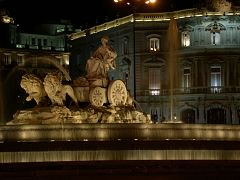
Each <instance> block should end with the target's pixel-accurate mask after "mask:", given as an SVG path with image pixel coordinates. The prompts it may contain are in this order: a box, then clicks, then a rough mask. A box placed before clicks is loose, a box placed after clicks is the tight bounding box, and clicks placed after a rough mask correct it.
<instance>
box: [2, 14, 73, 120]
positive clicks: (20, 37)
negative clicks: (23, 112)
mask: <svg viewBox="0 0 240 180" xmlns="http://www.w3.org/2000/svg"><path fill="white" fill-rule="evenodd" d="M0 17H1V22H0V31H1V34H0V83H1V84H0V97H1V101H0V119H1V120H0V124H5V123H6V122H7V121H9V120H10V119H11V118H12V115H13V114H14V113H15V112H16V110H17V109H22V108H24V107H26V106H27V107H29V106H31V104H32V103H34V102H29V103H27V104H25V103H26V102H25V101H24V99H25V97H26V93H25V92H24V90H22V88H21V87H20V86H16V84H19V82H20V79H21V75H22V74H24V73H26V72H28V73H35V74H38V75H39V76H44V75H45V74H46V73H47V72H49V71H53V70H56V69H57V68H61V67H62V66H63V67H65V68H64V69H66V70H67V71H68V65H69V54H70V53H69V51H68V49H69V47H68V45H67V44H68V43H67V41H66V34H67V33H69V32H73V30H72V26H71V25H70V24H69V23H68V22H67V23H66V22H62V23H60V24H43V25H38V26H37V27H36V30H35V29H33V30H31V32H23V31H21V27H20V26H21V25H20V26H19V25H18V24H16V23H14V20H13V18H11V17H10V16H9V13H8V12H7V11H6V10H1V11H0ZM32 105H33V104H32Z"/></svg>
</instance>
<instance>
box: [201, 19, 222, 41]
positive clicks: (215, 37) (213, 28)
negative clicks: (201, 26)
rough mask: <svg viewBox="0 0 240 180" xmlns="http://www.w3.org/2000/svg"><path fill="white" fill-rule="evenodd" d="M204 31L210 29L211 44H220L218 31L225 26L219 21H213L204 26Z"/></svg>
mask: <svg viewBox="0 0 240 180" xmlns="http://www.w3.org/2000/svg"><path fill="white" fill-rule="evenodd" d="M205 30H206V31H210V35H211V44H212V45H219V44H220V42H221V41H220V39H221V36H220V32H221V31H223V30H226V28H225V26H224V25H222V24H221V23H218V22H216V21H215V22H213V23H211V24H209V25H208V26H207V27H206V28H205Z"/></svg>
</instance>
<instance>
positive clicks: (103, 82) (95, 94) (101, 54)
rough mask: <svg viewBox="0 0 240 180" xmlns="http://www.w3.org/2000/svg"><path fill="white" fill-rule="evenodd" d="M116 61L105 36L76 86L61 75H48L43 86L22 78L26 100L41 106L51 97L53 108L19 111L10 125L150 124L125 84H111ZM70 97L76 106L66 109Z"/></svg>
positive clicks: (34, 78) (120, 82)
mask: <svg viewBox="0 0 240 180" xmlns="http://www.w3.org/2000/svg"><path fill="white" fill-rule="evenodd" d="M116 57H117V54H116V52H115V51H114V50H113V49H112V48H111V47H110V46H109V45H108V37H105V36H104V37H103V38H102V45H101V46H100V47H99V48H98V49H97V50H96V52H95V53H94V55H93V56H92V57H91V58H90V59H89V60H88V62H87V65H86V69H87V76H86V77H79V78H78V79H76V80H74V81H73V84H67V85H65V84H63V82H62V75H61V74H59V73H48V74H47V75H46V76H45V78H44V81H43V82H42V81H41V80H40V79H39V78H37V77H36V76H34V75H31V76H30V75H26V76H23V79H22V81H21V87H22V88H24V89H25V91H26V92H27V93H28V94H29V97H28V98H27V100H30V99H32V98H34V100H35V101H36V102H37V104H38V103H39V102H40V101H42V98H43V97H46V98H47V97H48V98H49V99H50V101H51V103H52V106H46V107H34V108H32V109H28V110H21V111H18V112H16V113H15V115H14V118H13V120H12V121H10V122H9V123H7V124H9V125H10V124H59V123H150V122H151V119H150V115H148V114H146V113H143V112H141V111H137V110H136V108H135V106H134V102H136V101H135V100H134V99H133V98H132V97H131V96H130V94H129V92H128V91H127V88H126V85H125V83H124V82H123V81H122V80H112V81H109V79H108V71H109V70H110V69H114V68H115V67H116V66H115V58H116ZM67 95H69V96H70V98H71V99H72V100H73V102H75V105H74V104H73V105H71V106H69V107H67V105H66V103H65V101H66V96H67ZM83 102H84V103H87V105H82V104H81V103H83ZM80 107H81V108H80Z"/></svg>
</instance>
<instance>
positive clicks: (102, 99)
mask: <svg viewBox="0 0 240 180" xmlns="http://www.w3.org/2000/svg"><path fill="white" fill-rule="evenodd" d="M89 101H90V103H91V104H92V105H94V106H98V107H99V106H103V104H104V103H106V102H107V97H106V89H104V88H101V87H94V88H93V89H91V90H90V93H89Z"/></svg>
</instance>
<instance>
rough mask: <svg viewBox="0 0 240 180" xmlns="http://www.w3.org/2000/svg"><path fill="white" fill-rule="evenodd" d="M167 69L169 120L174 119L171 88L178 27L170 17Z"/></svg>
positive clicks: (174, 74)
mask: <svg viewBox="0 0 240 180" xmlns="http://www.w3.org/2000/svg"><path fill="white" fill-rule="evenodd" d="M167 33H168V46H169V56H168V69H169V91H170V93H169V104H170V107H169V108H170V122H175V121H176V115H175V112H174V99H173V89H174V87H175V86H174V85H175V83H176V82H178V80H177V76H176V67H177V56H178V54H177V49H178V27H177V22H176V20H175V19H174V18H173V17H172V18H171V20H170V22H169V27H168V32H167Z"/></svg>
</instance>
